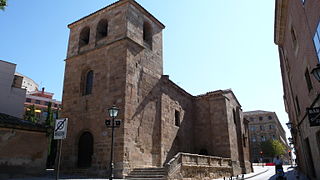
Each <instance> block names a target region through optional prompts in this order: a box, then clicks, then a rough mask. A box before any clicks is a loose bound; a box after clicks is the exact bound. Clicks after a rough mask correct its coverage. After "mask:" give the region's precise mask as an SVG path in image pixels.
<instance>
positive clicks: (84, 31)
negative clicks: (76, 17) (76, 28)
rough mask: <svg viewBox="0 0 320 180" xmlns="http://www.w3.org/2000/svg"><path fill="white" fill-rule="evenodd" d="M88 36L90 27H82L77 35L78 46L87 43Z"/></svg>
mask: <svg viewBox="0 0 320 180" xmlns="http://www.w3.org/2000/svg"><path fill="white" fill-rule="evenodd" d="M89 37H90V28H89V27H85V28H83V29H82V31H81V33H80V37H79V47H82V46H85V45H87V44H89Z"/></svg>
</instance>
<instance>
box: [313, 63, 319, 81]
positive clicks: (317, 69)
mask: <svg viewBox="0 0 320 180" xmlns="http://www.w3.org/2000/svg"><path fill="white" fill-rule="evenodd" d="M311 74H313V76H314V77H315V78H316V79H317V80H318V81H320V65H319V64H318V65H317V67H315V68H314V69H312V71H311Z"/></svg>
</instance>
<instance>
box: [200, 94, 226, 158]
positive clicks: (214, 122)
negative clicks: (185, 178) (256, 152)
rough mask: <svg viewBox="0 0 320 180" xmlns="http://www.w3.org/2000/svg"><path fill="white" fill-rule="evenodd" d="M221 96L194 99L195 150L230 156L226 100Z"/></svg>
mask: <svg viewBox="0 0 320 180" xmlns="http://www.w3.org/2000/svg"><path fill="white" fill-rule="evenodd" d="M225 101H226V100H225V98H224V97H222V96H212V97H208V96H203V97H198V98H197V99H196V101H195V109H196V121H195V123H194V132H195V152H196V153H200V150H201V149H205V150H206V151H207V152H208V155H214V156H220V157H230V153H231V152H230V151H231V150H230V141H229V138H230V137H229V129H228V123H227V119H226V117H227V114H226V102H225Z"/></svg>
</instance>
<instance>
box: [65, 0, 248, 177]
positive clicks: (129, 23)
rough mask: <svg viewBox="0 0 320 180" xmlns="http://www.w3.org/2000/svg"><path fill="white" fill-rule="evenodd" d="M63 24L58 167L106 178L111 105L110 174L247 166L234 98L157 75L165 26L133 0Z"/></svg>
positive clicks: (229, 171) (230, 171) (222, 171)
mask: <svg viewBox="0 0 320 180" xmlns="http://www.w3.org/2000/svg"><path fill="white" fill-rule="evenodd" d="M68 27H69V28H70V36H69V44H68V51H67V58H66V60H65V61H66V65H65V77H64V88H63V100H62V101H63V102H62V103H63V112H62V113H63V114H62V116H63V117H67V118H69V124H68V134H67V138H66V139H65V140H64V141H63V145H62V152H63V153H62V159H61V170H62V171H63V172H65V173H83V174H87V175H95V176H98V177H107V175H108V172H109V170H110V167H109V161H110V149H111V129H110V128H107V127H106V125H105V123H104V122H105V120H106V119H108V118H109V115H108V112H107V109H108V108H110V107H111V106H113V105H115V106H117V107H119V108H120V111H119V115H118V117H117V118H119V119H121V120H122V124H121V126H120V127H119V128H117V129H115V146H114V162H115V166H114V168H115V169H114V172H115V177H117V178H122V177H126V176H130V173H132V172H133V171H134V170H135V169H137V168H140V170H142V169H144V168H154V169H156V168H159V169H161V168H162V169H165V174H166V176H167V177H168V176H169V175H170V176H171V175H172V176H173V175H174V174H176V175H175V176H176V177H178V176H179V177H180V178H184V177H190V178H193V177H194V178H195V176H199V175H201V176H202V177H207V176H208V177H213V176H215V177H218V176H223V175H237V174H241V173H247V172H250V171H251V163H250V162H249V159H250V158H249V142H248V127H247V126H248V122H247V121H245V120H244V118H243V115H242V110H241V105H240V103H239V102H238V101H237V98H236V97H235V95H234V94H233V92H232V91H231V90H217V91H213V92H208V93H206V94H203V95H198V96H193V95H191V94H189V93H188V92H186V91H185V90H183V89H182V88H181V87H179V86H178V85H177V84H175V83H174V82H172V81H171V80H170V79H169V76H168V75H163V55H162V54H163V52H162V30H163V29H164V28H165V26H164V25H163V24H162V23H161V22H160V21H159V20H157V19H156V18H155V17H154V16H153V15H152V14H150V13H149V12H148V11H147V10H146V9H144V8H143V7H142V6H141V5H140V4H138V3H137V2H135V1H134V0H120V1H117V2H115V3H113V4H111V5H109V6H107V7H105V8H103V9H100V10H98V11H96V12H94V13H92V14H90V15H88V16H86V17H83V18H81V19H79V20H77V21H75V22H73V23H71V24H69V25H68ZM195 169H196V171H197V173H194V172H195V171H194V170H195ZM192 172H193V173H192ZM215 172H216V174H215ZM177 174H178V175H177ZM195 174H197V175H195ZM212 174H213V175H212ZM150 179H151V178H150ZM200 179H201V178H200Z"/></svg>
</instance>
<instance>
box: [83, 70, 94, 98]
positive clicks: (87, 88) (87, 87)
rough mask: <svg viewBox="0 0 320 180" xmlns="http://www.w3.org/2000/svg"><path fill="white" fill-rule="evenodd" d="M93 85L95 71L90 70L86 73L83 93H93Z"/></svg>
mask: <svg viewBox="0 0 320 180" xmlns="http://www.w3.org/2000/svg"><path fill="white" fill-rule="evenodd" d="M92 85H93V71H92V70H90V71H88V72H87V73H86V75H85V84H84V88H83V95H88V94H91V92H92Z"/></svg>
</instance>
